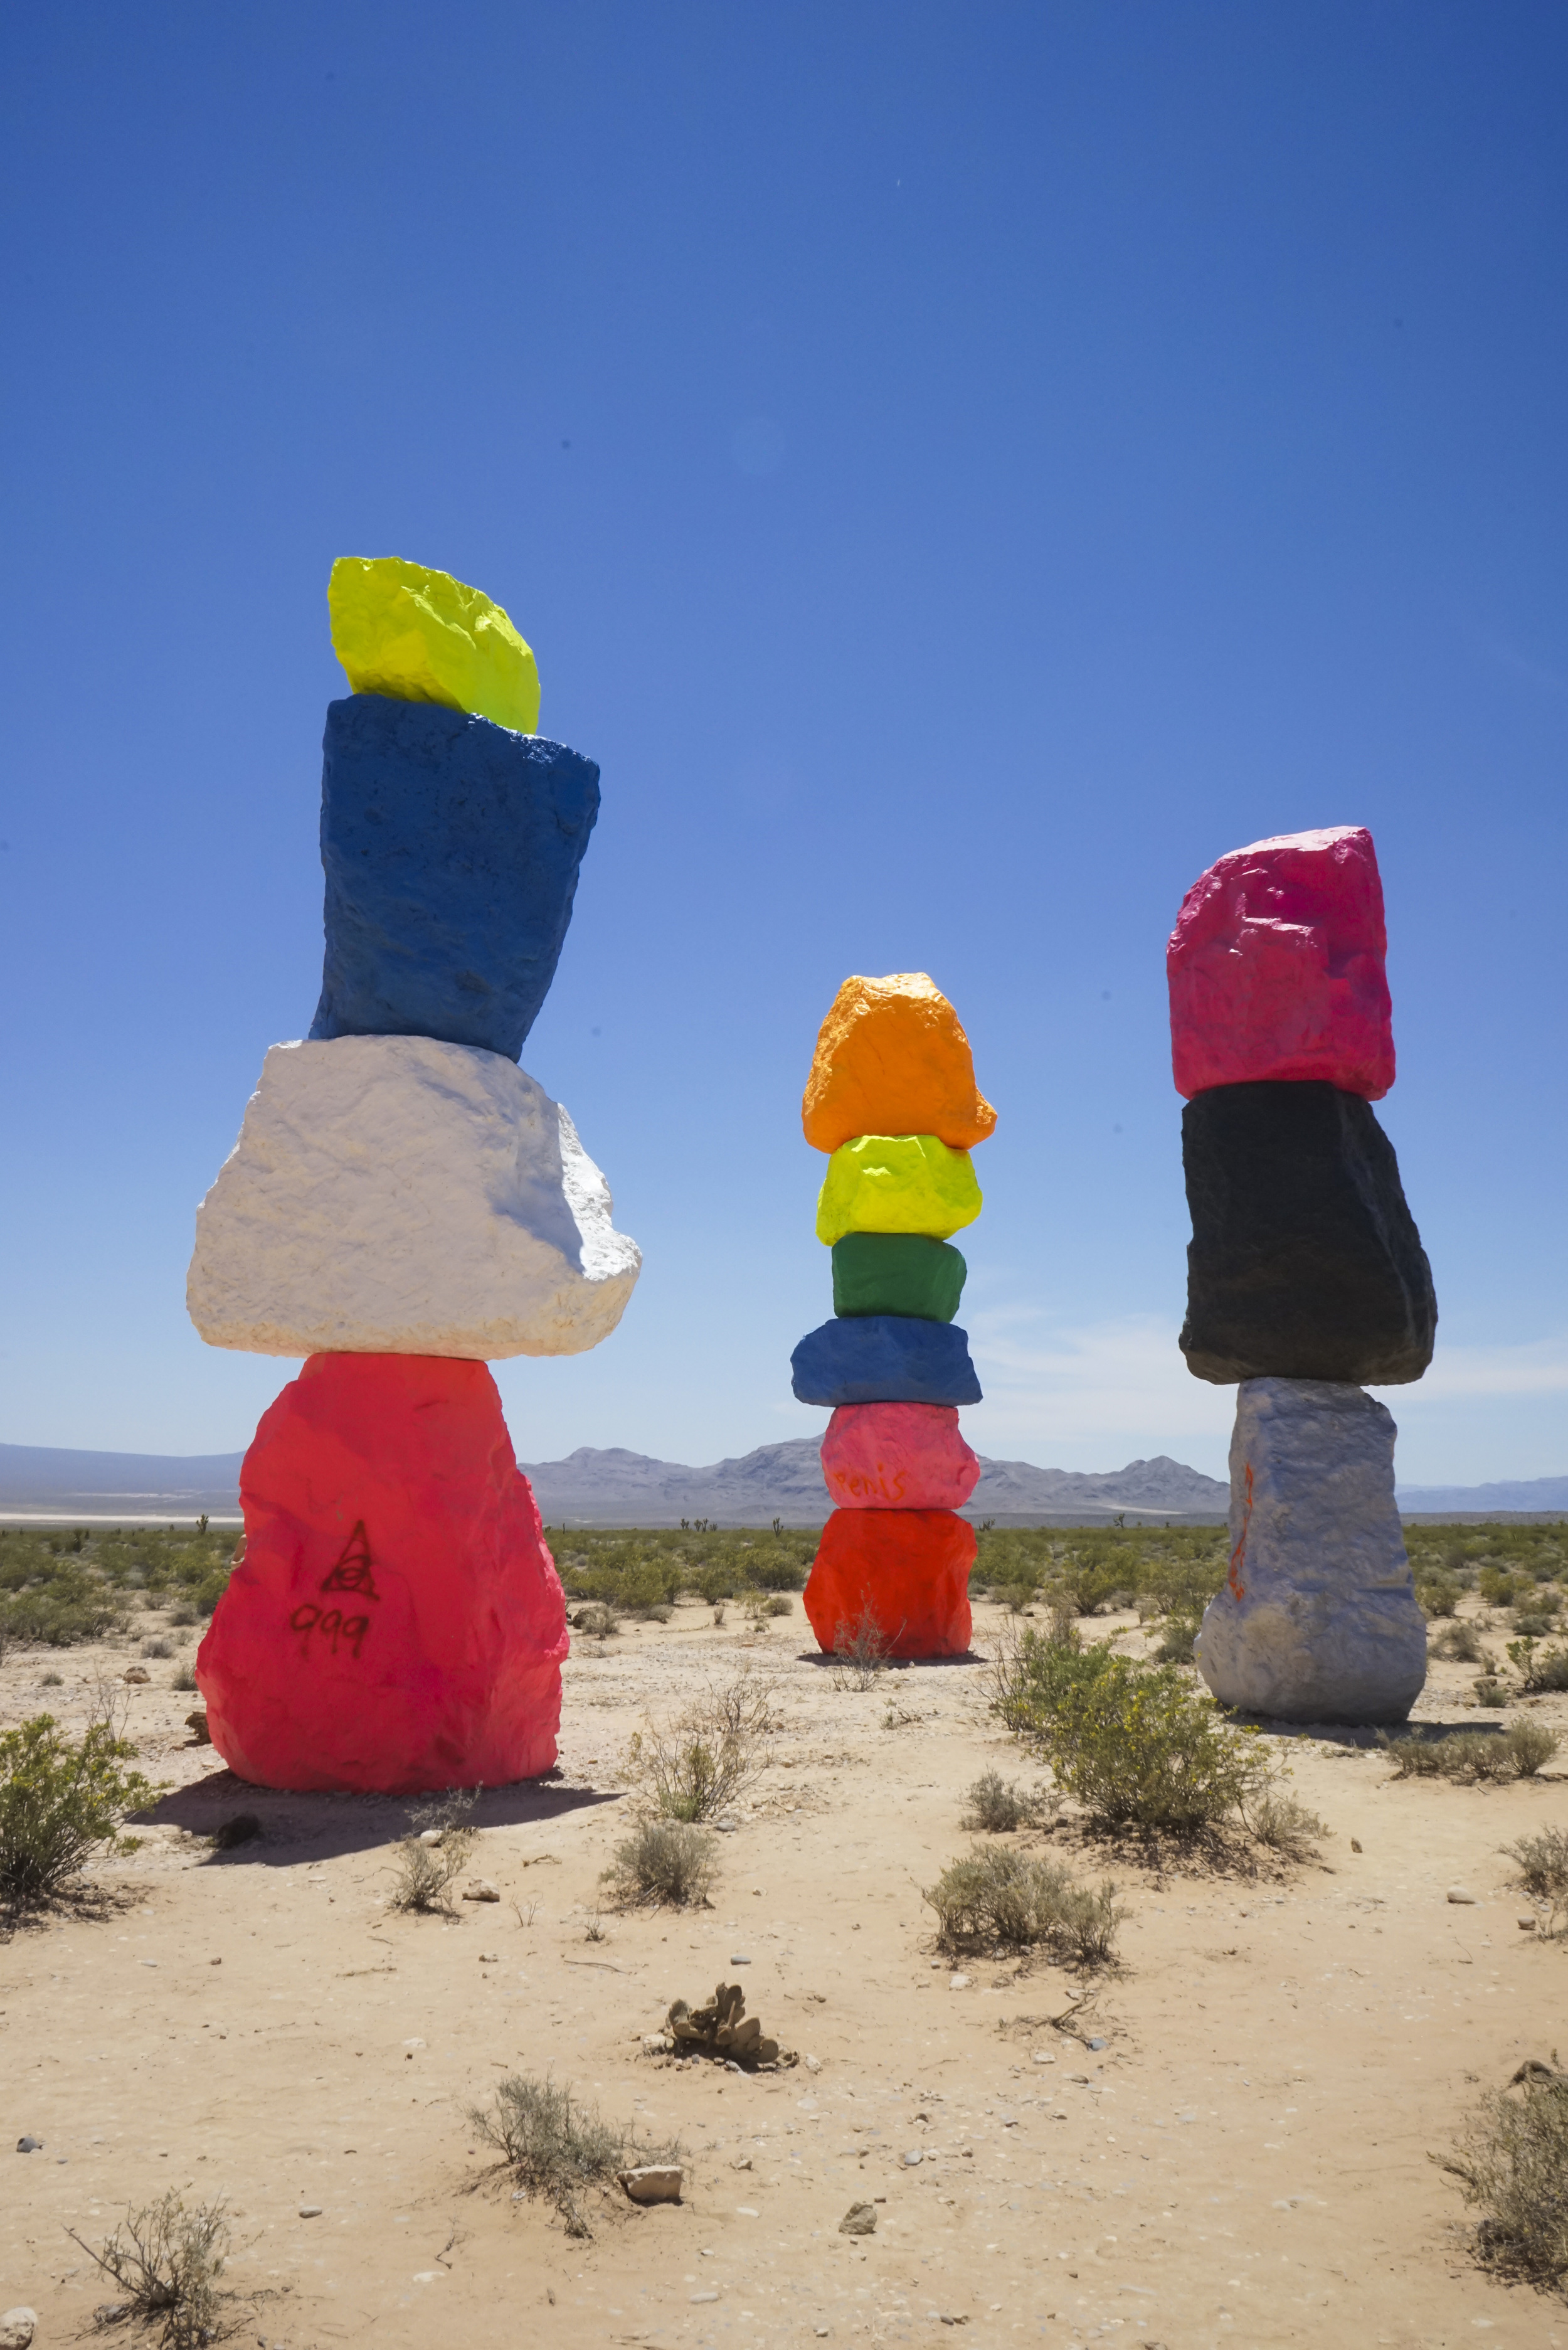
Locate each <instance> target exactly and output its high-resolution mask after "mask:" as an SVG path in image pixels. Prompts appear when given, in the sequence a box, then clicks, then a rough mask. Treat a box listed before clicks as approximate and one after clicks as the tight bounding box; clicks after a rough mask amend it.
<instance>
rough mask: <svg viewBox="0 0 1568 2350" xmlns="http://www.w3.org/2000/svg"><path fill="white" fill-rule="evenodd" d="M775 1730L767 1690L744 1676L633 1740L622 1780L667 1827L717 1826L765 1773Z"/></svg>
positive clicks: (709, 1691) (763, 1683)
mask: <svg viewBox="0 0 1568 2350" xmlns="http://www.w3.org/2000/svg"><path fill="white" fill-rule="evenodd" d="M777 1726H778V1725H777V1722H776V1721H775V1719H774V1710H773V1690H772V1685H771V1683H769V1682H767V1681H765V1680H763V1679H759V1678H757V1677H756V1676H754V1675H753V1673H751V1672H750V1671H749V1670H748V1671H745V1672H742V1673H741V1674H739V1675H738V1676H737V1677H736V1679H734V1680H732V1681H730V1682H728V1683H727V1684H725V1685H724V1686H722V1687H721V1686H719V1685H718V1684H717V1683H713V1682H710V1684H709V1686H708V1687H707V1689H705V1690H703V1691H702V1693H701V1696H700V1697H698V1698H697V1699H695V1700H693V1702H692V1703H691V1705H689V1706H688V1707H687V1709H686V1711H685V1712H684V1713H681V1714H679V1715H678V1716H677V1717H676V1719H675V1720H674V1721H672V1722H666V1723H658V1722H651V1721H650V1722H649V1723H648V1724H647V1725H646V1726H645V1727H644V1728H643V1729H641V1730H639V1731H635V1732H634V1733H633V1735H632V1739H631V1742H630V1745H629V1746H628V1750H627V1759H626V1769H625V1772H624V1773H623V1774H622V1775H623V1776H624V1778H625V1780H626V1782H627V1784H628V1786H630V1787H632V1788H634V1789H635V1790H636V1791H637V1793H638V1794H639V1797H640V1798H641V1799H642V1801H643V1802H644V1803H645V1804H651V1805H652V1807H653V1809H654V1810H655V1811H657V1812H658V1813H659V1814H660V1815H661V1817H663V1818H665V1819H667V1820H685V1821H688V1822H691V1821H695V1820H713V1819H718V1818H719V1817H720V1816H721V1815H722V1814H723V1813H725V1812H727V1811H728V1810H729V1808H730V1806H731V1805H732V1804H733V1803H735V1802H736V1801H737V1800H738V1798H739V1797H740V1796H741V1795H742V1794H744V1792H745V1790H746V1789H747V1788H748V1787H749V1786H750V1785H751V1784H752V1783H753V1781H754V1780H755V1779H756V1778H757V1777H758V1776H759V1774H760V1773H762V1772H763V1770H765V1769H766V1767H767V1756H766V1754H765V1753H764V1752H763V1741H764V1740H765V1739H767V1738H768V1737H769V1736H771V1734H772V1733H773V1731H774V1730H775V1729H776V1728H777Z"/></svg>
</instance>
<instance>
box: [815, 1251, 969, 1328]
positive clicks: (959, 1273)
mask: <svg viewBox="0 0 1568 2350" xmlns="http://www.w3.org/2000/svg"><path fill="white" fill-rule="evenodd" d="M968 1270H969V1268H968V1266H967V1265H966V1264H965V1263H964V1261H963V1259H962V1257H961V1255H960V1254H959V1252H958V1251H957V1249H956V1248H950V1247H949V1246H948V1244H947V1243H946V1241H931V1240H927V1239H926V1238H925V1237H924V1236H923V1235H922V1234H921V1233H919V1232H846V1234H845V1236H844V1238H843V1239H842V1240H841V1241H836V1242H835V1243H834V1244H833V1310H834V1312H835V1313H836V1314H841V1315H842V1314H850V1315H858V1314H905V1315H913V1316H914V1318H915V1319H916V1320H917V1321H919V1322H950V1321H951V1320H952V1318H953V1315H955V1314H956V1313H957V1312H958V1310H959V1299H960V1298H961V1296H962V1295H963V1278H964V1274H966V1273H967V1272H968Z"/></svg>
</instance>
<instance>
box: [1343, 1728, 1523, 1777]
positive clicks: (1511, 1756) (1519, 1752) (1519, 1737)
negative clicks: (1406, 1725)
mask: <svg viewBox="0 0 1568 2350" xmlns="http://www.w3.org/2000/svg"><path fill="white" fill-rule="evenodd" d="M1378 1743H1379V1744H1380V1745H1381V1746H1382V1748H1383V1749H1384V1751H1385V1752H1386V1754H1387V1756H1388V1759H1389V1761H1390V1762H1391V1763H1393V1765H1394V1769H1395V1773H1396V1775H1397V1777H1399V1778H1401V1779H1454V1780H1458V1781H1459V1782H1461V1783H1472V1784H1473V1783H1475V1782H1477V1781H1480V1780H1487V1779H1492V1780H1506V1779H1529V1778H1532V1777H1533V1776H1534V1774H1535V1773H1536V1772H1537V1771H1539V1770H1540V1768H1541V1766H1542V1763H1549V1762H1550V1761H1551V1759H1552V1755H1553V1754H1555V1753H1556V1752H1557V1748H1558V1745H1559V1743H1560V1741H1559V1740H1558V1738H1557V1736H1556V1734H1555V1733H1554V1732H1553V1731H1550V1730H1547V1729H1544V1728H1543V1727H1542V1724H1541V1723H1540V1722H1537V1721H1517V1722H1515V1723H1514V1725H1513V1727H1512V1729H1511V1730H1505V1731H1487V1730H1461V1731H1457V1732H1456V1733H1455V1734H1454V1735H1452V1736H1450V1737H1448V1738H1422V1737H1419V1736H1412V1737H1409V1738H1389V1737H1387V1736H1386V1735H1384V1736H1380V1737H1379V1740H1378Z"/></svg>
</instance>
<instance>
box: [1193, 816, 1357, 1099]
mask: <svg viewBox="0 0 1568 2350" xmlns="http://www.w3.org/2000/svg"><path fill="white" fill-rule="evenodd" d="M1385 948H1386V935H1385V932H1384V928H1383V884H1382V881H1381V879H1379V876H1378V871H1377V853H1376V849H1375V848H1374V847H1373V846H1372V836H1371V834H1370V833H1369V832H1366V831H1365V830H1364V829H1363V828H1362V827H1361V826H1359V825H1336V826H1333V827H1330V828H1329V829H1327V830H1326V831H1323V832H1293V833H1286V834H1283V835H1282V836H1281V837H1278V838H1276V839H1273V840H1258V841H1254V842H1253V843H1252V845H1251V847H1250V848H1233V849H1232V850H1231V853H1230V855H1229V856H1227V857H1222V858H1220V861H1219V863H1218V864H1217V865H1212V866H1210V868H1209V870H1208V872H1207V873H1205V874H1204V875H1203V876H1202V877H1201V879H1199V880H1197V881H1195V882H1194V883H1193V885H1192V887H1191V889H1189V891H1188V893H1187V895H1186V897H1185V898H1184V899H1182V902H1181V911H1180V913H1179V915H1178V917H1177V921H1176V928H1175V930H1174V931H1172V932H1171V934H1170V942H1169V944H1168V947H1167V948H1166V953H1165V965H1166V974H1167V977H1168V981H1169V983H1170V1039H1171V1053H1172V1059H1173V1062H1174V1066H1175V1073H1176V1089H1177V1091H1178V1093H1182V1094H1187V1095H1189V1096H1190V1095H1193V1094H1198V1093H1202V1092H1203V1091H1204V1090H1205V1089H1206V1088H1207V1087H1210V1086H1233V1085H1245V1084H1250V1083H1251V1082H1253V1081H1255V1080H1257V1079H1260V1078H1264V1077H1319V1078H1322V1079H1324V1081H1325V1082H1326V1083H1328V1084H1329V1085H1334V1086H1342V1087H1344V1088H1345V1091H1346V1092H1347V1093H1353V1094H1361V1095H1363V1096H1365V1097H1366V1099H1367V1100H1368V1101H1378V1100H1380V1099H1381V1098H1382V1097H1383V1096H1384V1095H1385V1094H1386V1092H1387V1090H1388V1088H1389V1087H1390V1086H1391V1085H1392V1084H1393V1082H1394V1031H1393V1025H1392V1014H1391V1011H1390V1006H1389V1001H1388V982H1387V979H1386V976H1385V974H1384V968H1383V957H1384V951H1385Z"/></svg>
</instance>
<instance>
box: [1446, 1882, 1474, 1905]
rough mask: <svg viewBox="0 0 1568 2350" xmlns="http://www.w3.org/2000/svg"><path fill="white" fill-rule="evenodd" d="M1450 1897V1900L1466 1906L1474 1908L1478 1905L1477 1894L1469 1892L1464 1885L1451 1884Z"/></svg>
mask: <svg viewBox="0 0 1568 2350" xmlns="http://www.w3.org/2000/svg"><path fill="white" fill-rule="evenodd" d="M1449 1900H1450V1901H1455V1902H1459V1903H1460V1904H1461V1905H1462V1906H1463V1907H1465V1908H1469V1909H1473V1908H1475V1906H1476V1897H1475V1895H1474V1894H1473V1893H1467V1892H1466V1891H1465V1888H1464V1887H1463V1886H1462V1885H1450V1886H1449Z"/></svg>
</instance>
